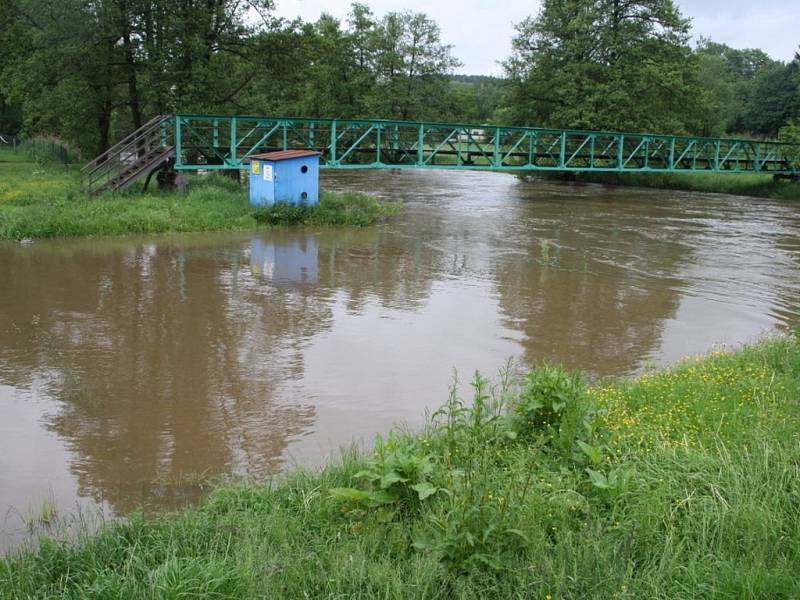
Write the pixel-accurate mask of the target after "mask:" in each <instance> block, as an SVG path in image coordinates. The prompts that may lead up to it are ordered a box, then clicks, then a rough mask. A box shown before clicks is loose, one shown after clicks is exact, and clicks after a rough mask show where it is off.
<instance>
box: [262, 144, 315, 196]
mask: <svg viewBox="0 0 800 600" xmlns="http://www.w3.org/2000/svg"><path fill="white" fill-rule="evenodd" d="M319 157H320V153H319V152H315V151H313V150H283V151H280V152H267V153H265V154H254V155H253V156H251V157H250V204H254V205H262V204H274V203H276V202H288V203H290V204H316V203H317V202H319Z"/></svg>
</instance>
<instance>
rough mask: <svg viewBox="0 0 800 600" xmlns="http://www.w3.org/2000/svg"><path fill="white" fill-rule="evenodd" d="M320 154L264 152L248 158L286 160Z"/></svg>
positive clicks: (295, 151)
mask: <svg viewBox="0 0 800 600" xmlns="http://www.w3.org/2000/svg"><path fill="white" fill-rule="evenodd" d="M321 154H322V152H317V151H315V150H279V151H278V152H264V153H263V154H252V155H251V156H250V158H251V159H252V158H257V159H259V160H286V159H287V158H303V157H304V156H320V155H321Z"/></svg>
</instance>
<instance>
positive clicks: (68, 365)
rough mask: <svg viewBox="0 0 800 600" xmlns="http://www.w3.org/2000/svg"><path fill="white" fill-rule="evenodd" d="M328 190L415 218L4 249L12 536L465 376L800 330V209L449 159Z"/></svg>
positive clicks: (300, 448) (5, 485)
mask: <svg viewBox="0 0 800 600" xmlns="http://www.w3.org/2000/svg"><path fill="white" fill-rule="evenodd" d="M323 183H324V185H325V186H327V187H328V188H331V189H357V190H364V191H369V192H373V193H377V194H379V195H381V196H384V197H386V198H391V199H394V200H396V201H399V202H402V203H403V204H404V207H405V211H404V213H403V215H402V216H401V217H399V218H397V219H396V220H394V221H393V222H392V223H390V224H386V225H383V226H379V227H372V228H366V229H362V230H353V229H303V230H301V229H289V230H275V231H262V232H258V233H233V234H230V233H228V234H197V235H195V234H192V235H182V236H154V237H147V238H124V239H122V238H117V239H107V240H63V241H40V242H36V243H34V244H33V245H31V246H20V245H17V244H11V243H6V244H2V245H0V511H2V512H0V550H2V551H7V550H8V549H10V548H13V547H15V546H16V545H18V544H19V543H20V542H21V541H24V540H26V539H29V538H30V537H31V535H32V534H31V531H33V535H34V536H35V534H36V532H37V531H38V530H40V529H42V528H45V529H46V525H45V524H44V523H42V522H41V521H42V519H39V521H40V522H39V523H38V524H36V521H37V519H36V516H37V515H39V516H40V517H41V515H42V507H43V506H46V505H51V506H52V507H54V508H55V515H58V516H59V517H60V516H64V515H70V518H73V517H74V516H75V515H78V518H79V519H83V518H86V515H87V514H90V513H91V514H100V515H104V516H106V517H107V516H112V515H120V514H124V513H126V512H128V511H130V510H131V509H133V508H135V507H137V506H145V507H148V508H151V509H160V508H174V507H178V506H181V505H183V504H185V503H187V502H190V501H192V500H194V499H196V498H198V497H199V496H201V495H202V494H203V493H204V491H205V490H206V489H207V487H206V484H205V482H206V481H208V480H209V479H214V478H215V477H219V476H227V477H233V478H238V477H244V478H253V479H260V478H263V477H265V476H267V475H269V474H273V473H277V472H280V471H281V470H285V469H286V468H290V467H292V466H293V465H310V466H316V465H320V464H322V463H324V461H325V460H326V459H327V458H329V457H330V456H331V455H332V454H335V452H336V449H337V448H339V447H340V446H342V445H344V444H348V443H350V442H352V441H356V442H359V441H360V442H365V443H368V442H369V441H370V440H371V439H372V438H373V436H374V435H375V434H376V433H378V432H385V431H387V430H388V429H389V428H391V427H392V426H395V425H400V424H406V425H408V426H411V427H415V426H419V425H420V424H421V423H422V422H423V418H424V413H425V410H426V409H433V408H435V407H436V406H438V405H439V404H440V403H441V402H442V401H443V400H444V399H445V398H446V396H447V391H448V386H449V385H450V383H451V381H452V379H453V373H454V370H457V371H458V372H459V373H460V376H461V377H462V378H469V376H470V374H471V373H472V372H473V371H474V370H475V369H479V370H481V371H482V372H484V373H487V374H492V373H494V372H496V371H497V369H499V368H500V367H501V366H502V365H503V364H504V363H505V362H506V360H507V359H508V358H510V357H516V358H517V359H519V360H521V361H524V362H527V363H532V362H535V361H539V360H542V359H549V360H553V361H558V362H562V363H564V364H565V365H567V366H569V367H574V368H580V369H583V370H584V371H586V372H587V373H588V374H589V375H590V376H591V377H601V376H624V375H629V374H633V373H636V372H637V371H639V370H640V369H642V368H643V367H644V366H645V365H647V364H658V365H664V364H668V363H671V362H674V361H675V360H677V359H679V358H680V357H682V356H684V355H687V354H695V353H701V352H705V351H707V350H709V349H710V348H712V347H713V346H714V345H715V344H718V343H725V344H739V343H742V342H746V341H748V340H753V339H755V338H756V337H757V336H759V335H760V334H762V333H763V332H768V331H773V330H785V329H786V328H788V327H791V326H793V325H796V324H797V323H798V322H800V203H781V202H773V201H768V200H760V199H753V198H741V197H731V196H718V195H708V194H705V195H704V194H691V193H682V192H668V191H648V190H638V189H614V188H606V187H601V186H592V185H587V186H578V185H560V184H552V183H542V182H535V181H523V180H520V179H518V178H516V177H514V176H511V175H504V174H482V173H447V172H436V171H427V172H402V173H389V172H370V171H365V172H352V173H330V174H326V175H325V176H324V181H323ZM46 512H48V511H45V513H46ZM44 520H46V519H44ZM65 520H66V517H65Z"/></svg>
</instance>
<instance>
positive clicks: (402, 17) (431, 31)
mask: <svg viewBox="0 0 800 600" xmlns="http://www.w3.org/2000/svg"><path fill="white" fill-rule="evenodd" d="M451 51H452V46H449V45H446V44H443V43H442V42H441V32H440V29H439V26H438V25H437V24H436V22H435V21H433V20H432V19H430V18H429V17H428V16H427V15H424V14H422V13H413V12H411V11H403V12H392V13H389V14H387V15H386V16H385V17H384V18H383V19H382V20H381V21H380V22H379V23H378V24H377V26H376V29H375V34H374V46H373V52H374V54H373V56H374V58H373V61H374V69H375V80H376V86H375V90H374V93H373V95H372V99H371V102H370V108H371V110H372V112H373V114H375V115H380V116H382V117H385V118H398V119H404V120H406V119H411V118H417V119H422V118H433V117H434V116H436V115H439V114H441V110H442V101H443V100H444V98H446V96H447V75H448V74H449V73H450V72H451V71H452V70H453V69H454V68H455V67H457V66H459V65H460V62H459V61H458V60H457V59H455V58H453V56H452V55H451Z"/></svg>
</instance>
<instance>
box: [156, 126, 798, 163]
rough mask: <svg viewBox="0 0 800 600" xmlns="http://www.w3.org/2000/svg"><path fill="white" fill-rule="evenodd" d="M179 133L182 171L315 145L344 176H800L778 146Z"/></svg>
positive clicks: (487, 136)
mask: <svg viewBox="0 0 800 600" xmlns="http://www.w3.org/2000/svg"><path fill="white" fill-rule="evenodd" d="M173 126H174V128H170V129H169V131H168V132H167V131H166V130H165V134H164V135H165V136H167V135H169V136H170V137H172V136H174V143H175V153H176V160H175V168H177V169H183V170H196V169H242V168H245V167H246V164H247V159H248V157H249V156H251V155H252V154H256V153H261V152H269V151H272V150H288V149H292V148H308V149H315V150H318V151H319V152H321V153H322V160H323V166H324V167H327V168H336V169H354V168H359V169H363V168H371V169H396V168H435V169H486V170H510V171H606V172H637V171H638V172H678V171H705V172H713V173H720V172H725V173H751V172H769V173H775V174H792V173H797V172H798V166H799V165H798V154H800V153H799V152H798V147H797V146H795V145H790V144H782V143H778V142H771V141H758V140H743V139H716V138H700V137H686V136H668V135H650V134H641V133H610V132H601V131H574V130H562V129H539V128H532V127H494V126H486V125H467V124H446V123H411V122H405V121H380V120H376V121H364V120H350V119H290V118H275V117H242V116H214V115H177V116H176V117H175V119H174V123H173ZM170 141H171V140H170ZM167 142H168V140H165V143H167Z"/></svg>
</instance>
